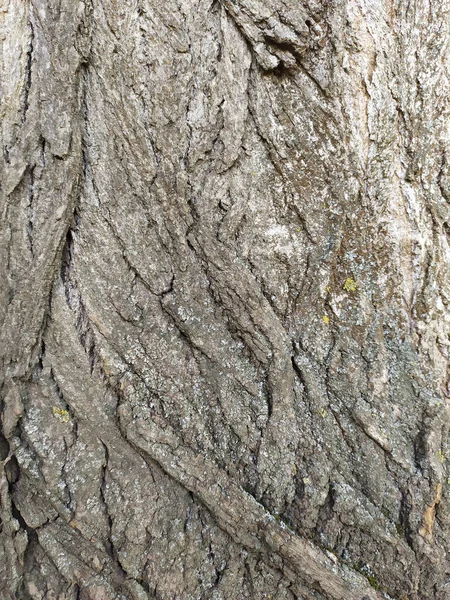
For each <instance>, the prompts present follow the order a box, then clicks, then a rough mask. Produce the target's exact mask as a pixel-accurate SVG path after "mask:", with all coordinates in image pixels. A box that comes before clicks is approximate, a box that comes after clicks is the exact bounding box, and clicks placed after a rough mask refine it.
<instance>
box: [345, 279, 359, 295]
mask: <svg viewBox="0 0 450 600" xmlns="http://www.w3.org/2000/svg"><path fill="white" fill-rule="evenodd" d="M357 289H358V284H357V283H356V281H355V280H354V279H352V278H351V277H347V279H346V280H345V283H344V290H345V291H346V292H356V290H357Z"/></svg>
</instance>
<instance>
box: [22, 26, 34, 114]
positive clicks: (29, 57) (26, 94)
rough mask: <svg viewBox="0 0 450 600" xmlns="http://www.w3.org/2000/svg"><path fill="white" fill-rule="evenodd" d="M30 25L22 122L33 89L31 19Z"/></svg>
mask: <svg viewBox="0 0 450 600" xmlns="http://www.w3.org/2000/svg"><path fill="white" fill-rule="evenodd" d="M29 26H30V41H29V45H28V49H27V63H26V67H25V86H24V98H23V109H22V123H24V122H25V119H26V115H27V112H28V109H29V97H30V89H31V77H32V64H33V50H34V27H33V23H32V22H31V20H30V21H29Z"/></svg>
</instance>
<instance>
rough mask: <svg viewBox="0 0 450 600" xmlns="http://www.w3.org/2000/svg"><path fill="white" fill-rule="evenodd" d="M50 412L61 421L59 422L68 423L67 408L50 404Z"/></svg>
mask: <svg viewBox="0 0 450 600" xmlns="http://www.w3.org/2000/svg"><path fill="white" fill-rule="evenodd" d="M52 414H53V416H54V417H55V419H58V421H61V423H68V422H69V421H70V415H69V411H68V410H64V409H62V408H58V407H57V406H52Z"/></svg>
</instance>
